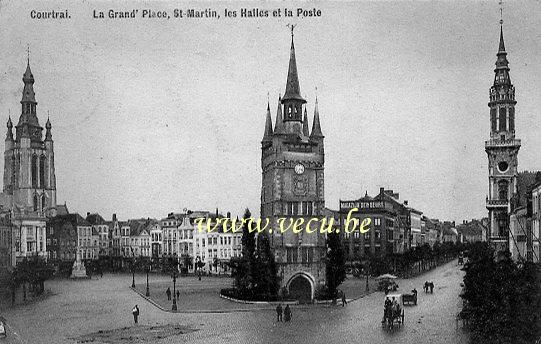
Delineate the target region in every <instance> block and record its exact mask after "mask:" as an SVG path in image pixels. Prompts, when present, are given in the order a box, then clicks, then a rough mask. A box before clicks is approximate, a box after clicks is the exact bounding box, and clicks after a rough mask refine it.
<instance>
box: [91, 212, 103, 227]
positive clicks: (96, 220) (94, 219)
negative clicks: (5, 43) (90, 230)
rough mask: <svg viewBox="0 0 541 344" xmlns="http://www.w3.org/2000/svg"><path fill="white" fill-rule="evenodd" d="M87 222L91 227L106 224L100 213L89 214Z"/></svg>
mask: <svg viewBox="0 0 541 344" xmlns="http://www.w3.org/2000/svg"><path fill="white" fill-rule="evenodd" d="M86 221H88V222H89V223H90V224H91V225H101V224H103V223H105V220H104V219H103V217H102V216H101V215H100V214H98V213H94V214H89V215H88V216H87V217H86Z"/></svg>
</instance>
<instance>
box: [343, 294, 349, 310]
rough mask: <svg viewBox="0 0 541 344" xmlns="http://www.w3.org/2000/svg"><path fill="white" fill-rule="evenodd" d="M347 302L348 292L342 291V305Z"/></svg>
mask: <svg viewBox="0 0 541 344" xmlns="http://www.w3.org/2000/svg"><path fill="white" fill-rule="evenodd" d="M347 304H348V302H347V300H346V293H344V292H342V307H344V306H346V305H347Z"/></svg>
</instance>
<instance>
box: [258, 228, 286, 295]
mask: <svg viewBox="0 0 541 344" xmlns="http://www.w3.org/2000/svg"><path fill="white" fill-rule="evenodd" d="M256 252H257V254H256V260H255V261H256V267H257V268H256V269H255V270H253V273H252V279H253V280H254V282H255V283H254V284H255V288H254V289H255V290H254V292H255V294H256V295H259V296H264V297H274V296H276V295H277V294H278V289H279V287H280V284H279V282H278V268H277V266H276V261H275V260H274V254H273V253H272V250H271V247H270V242H269V238H268V236H267V235H266V234H260V235H259V236H258V245H257V251H256Z"/></svg>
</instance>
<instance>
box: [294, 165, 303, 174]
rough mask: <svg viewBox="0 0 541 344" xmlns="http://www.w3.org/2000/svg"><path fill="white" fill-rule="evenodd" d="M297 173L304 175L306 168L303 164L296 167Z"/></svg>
mask: <svg viewBox="0 0 541 344" xmlns="http://www.w3.org/2000/svg"><path fill="white" fill-rule="evenodd" d="M295 173H296V174H303V173H304V166H303V165H302V164H297V165H295Z"/></svg>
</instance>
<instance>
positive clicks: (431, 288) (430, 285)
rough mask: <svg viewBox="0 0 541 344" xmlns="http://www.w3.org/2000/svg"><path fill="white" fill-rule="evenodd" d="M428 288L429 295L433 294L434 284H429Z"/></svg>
mask: <svg viewBox="0 0 541 344" xmlns="http://www.w3.org/2000/svg"><path fill="white" fill-rule="evenodd" d="M428 286H429V287H430V294H432V293H434V282H430V283H429V285H428Z"/></svg>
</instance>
